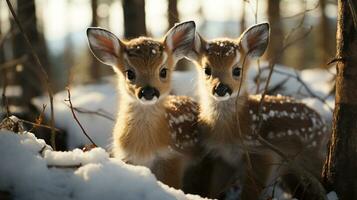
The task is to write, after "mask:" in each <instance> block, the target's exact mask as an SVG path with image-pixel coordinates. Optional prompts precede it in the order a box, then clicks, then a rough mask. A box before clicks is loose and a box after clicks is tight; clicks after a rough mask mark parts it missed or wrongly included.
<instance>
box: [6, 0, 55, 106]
mask: <svg viewBox="0 0 357 200" xmlns="http://www.w3.org/2000/svg"><path fill="white" fill-rule="evenodd" d="M16 12H17V17H18V19H19V21H20V23H21V24H22V26H23V28H24V31H25V33H26V34H27V36H28V38H29V40H30V42H31V44H32V46H33V47H34V50H35V51H36V53H37V54H38V55H39V57H40V59H41V62H42V64H43V67H44V68H45V70H46V71H47V73H48V74H49V68H50V67H49V62H48V59H47V48H46V45H45V41H44V38H43V37H42V36H41V35H40V33H39V32H38V29H37V19H36V6H35V0H17V9H16ZM14 26H15V25H14ZM16 28H17V27H16ZM13 44H14V45H13V53H14V58H19V57H21V56H23V55H28V57H29V59H28V61H26V62H25V63H23V64H22V65H23V67H22V68H21V70H17V72H15V73H16V76H15V77H14V78H15V81H16V83H17V84H18V85H19V86H20V87H21V89H22V96H21V100H20V101H18V103H19V104H20V105H19V106H20V107H21V108H22V109H25V110H24V112H26V111H28V108H29V107H30V105H31V99H32V98H33V97H35V96H37V95H40V94H42V92H43V88H44V87H43V85H42V83H41V81H40V80H39V78H38V77H39V76H41V74H40V73H39V69H38V66H37V65H36V64H35V62H34V60H33V58H32V56H31V51H30V49H29V48H28V47H27V45H26V43H25V40H24V38H23V36H22V35H21V33H18V34H17V35H16V36H15V37H14V41H13ZM36 73H37V74H38V75H39V76H38V75H36Z"/></svg>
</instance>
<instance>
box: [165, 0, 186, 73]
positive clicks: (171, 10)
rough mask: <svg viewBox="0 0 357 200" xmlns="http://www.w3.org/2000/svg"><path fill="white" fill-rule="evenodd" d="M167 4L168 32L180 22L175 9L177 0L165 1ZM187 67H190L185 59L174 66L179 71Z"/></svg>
mask: <svg viewBox="0 0 357 200" xmlns="http://www.w3.org/2000/svg"><path fill="white" fill-rule="evenodd" d="M167 1H168V4H167V19H168V22H169V27H168V30H169V29H170V28H172V27H173V26H174V25H175V24H176V23H178V22H179V21H180V19H179V18H180V16H179V12H178V9H177V0H167ZM188 66H190V61H188V60H187V59H185V58H184V59H181V60H179V61H178V62H177V64H176V68H175V69H176V70H179V71H184V70H187V69H188Z"/></svg>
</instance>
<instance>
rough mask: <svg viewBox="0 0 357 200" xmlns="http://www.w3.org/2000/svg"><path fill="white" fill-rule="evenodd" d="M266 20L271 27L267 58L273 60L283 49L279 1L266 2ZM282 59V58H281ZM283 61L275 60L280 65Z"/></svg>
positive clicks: (270, 0)
mask: <svg viewBox="0 0 357 200" xmlns="http://www.w3.org/2000/svg"><path fill="white" fill-rule="evenodd" d="M268 19H269V22H270V26H271V35H273V36H274V37H270V42H269V46H268V50H267V57H268V58H273V57H274V56H276V55H277V54H278V52H279V51H280V50H281V48H282V47H283V39H282V38H284V35H283V27H282V24H281V19H280V0H268ZM281 57H282V56H281ZM282 60H283V59H282V58H279V59H277V62H278V63H280V62H281V61H282Z"/></svg>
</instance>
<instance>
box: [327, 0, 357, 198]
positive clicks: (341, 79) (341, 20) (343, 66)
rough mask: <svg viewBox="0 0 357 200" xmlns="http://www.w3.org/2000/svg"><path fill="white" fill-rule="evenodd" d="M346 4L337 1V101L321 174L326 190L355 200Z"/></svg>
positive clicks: (354, 35) (356, 103)
mask: <svg viewBox="0 0 357 200" xmlns="http://www.w3.org/2000/svg"><path fill="white" fill-rule="evenodd" d="M348 2H354V1H345V0H338V19H337V35H336V42H337V47H336V49H337V53H336V58H338V59H339V61H338V63H337V77H336V102H335V110H334V117H333V127H332V136H331V139H330V145H329V149H328V155H327V158H326V161H325V165H324V170H323V174H322V179H323V181H324V184H325V185H326V188H327V190H334V191H336V193H337V195H338V197H339V199H342V200H344V199H357V170H356V166H357V151H356V149H357V123H356V116H357V81H356V79H357V31H356V29H357V27H354V25H353V20H352V14H351V10H350V7H349V4H348ZM351 7H352V8H353V9H354V11H356V10H357V8H356V4H355V5H354V6H351Z"/></svg>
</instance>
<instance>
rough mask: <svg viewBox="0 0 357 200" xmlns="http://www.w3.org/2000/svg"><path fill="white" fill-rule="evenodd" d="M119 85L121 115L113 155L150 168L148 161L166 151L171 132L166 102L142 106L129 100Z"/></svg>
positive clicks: (131, 99) (115, 129) (116, 127)
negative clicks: (166, 115) (167, 118)
mask: <svg viewBox="0 0 357 200" xmlns="http://www.w3.org/2000/svg"><path fill="white" fill-rule="evenodd" d="M120 83H123V82H119V93H120V95H119V96H120V97H119V111H118V117H117V122H116V125H115V128H114V133H113V138H114V154H115V156H116V157H120V158H122V159H125V160H128V161H129V162H132V163H133V164H143V165H147V164H146V162H147V161H148V160H153V157H154V156H155V155H157V154H160V152H162V150H164V149H167V147H168V145H169V144H170V143H169V141H170V140H169V137H170V136H169V134H168V133H169V129H168V125H167V122H166V118H165V106H164V104H165V100H166V98H162V99H160V100H159V102H157V103H155V104H154V105H143V104H142V103H140V102H139V101H137V100H135V99H133V98H132V97H130V96H129V95H128V94H127V93H126V90H125V88H123V87H125V86H123V84H120Z"/></svg>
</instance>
